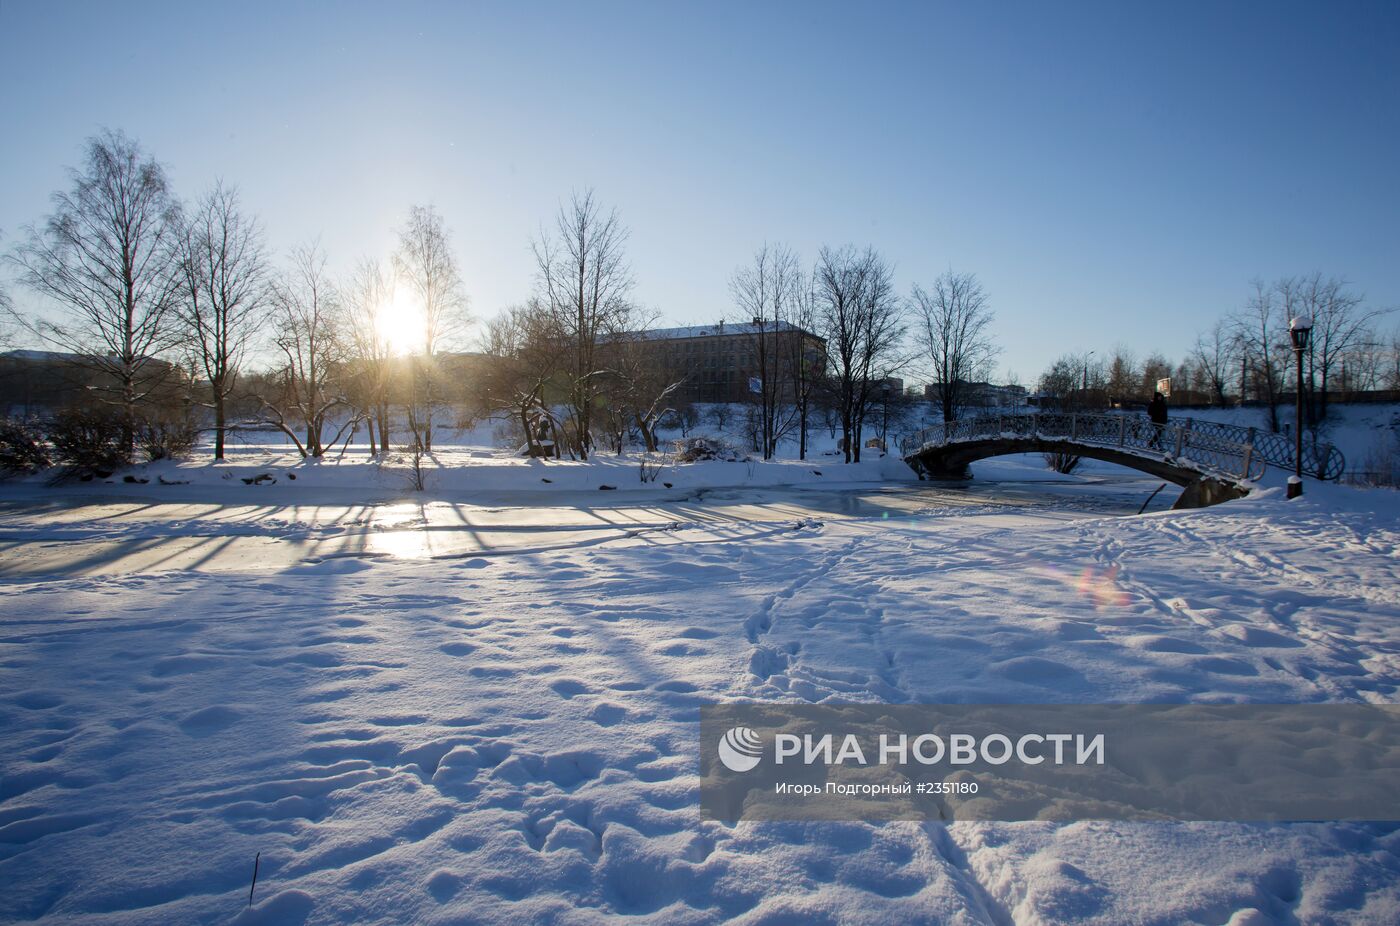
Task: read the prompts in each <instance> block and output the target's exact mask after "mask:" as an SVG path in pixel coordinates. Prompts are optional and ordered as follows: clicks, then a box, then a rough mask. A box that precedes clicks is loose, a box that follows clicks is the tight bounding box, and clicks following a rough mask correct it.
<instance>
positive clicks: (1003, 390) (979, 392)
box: [924, 381, 1029, 408]
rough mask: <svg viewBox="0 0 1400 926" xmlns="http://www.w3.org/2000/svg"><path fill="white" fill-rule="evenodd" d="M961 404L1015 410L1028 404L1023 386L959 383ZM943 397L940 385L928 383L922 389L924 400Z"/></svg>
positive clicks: (1027, 394)
mask: <svg viewBox="0 0 1400 926" xmlns="http://www.w3.org/2000/svg"><path fill="white" fill-rule="evenodd" d="M959 386H960V388H961V390H962V391H961V401H962V404H963V405H965V406H967V407H968V408H1015V407H1017V406H1020V405H1026V404H1029V393H1028V392H1027V391H1026V387H1025V386H1014V385H1013V386H997V385H995V384H993V383H969V382H963V381H959ZM942 395H943V386H942V384H941V383H929V384H928V385H927V386H925V387H924V398H926V399H928V400H929V401H931V402H937V401H939V400H940V398H941V397H942Z"/></svg>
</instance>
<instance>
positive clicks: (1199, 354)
mask: <svg viewBox="0 0 1400 926" xmlns="http://www.w3.org/2000/svg"><path fill="white" fill-rule="evenodd" d="M1238 343H1239V340H1238V338H1237V337H1236V336H1235V334H1234V333H1232V332H1231V331H1230V326H1229V324H1228V323H1227V322H1224V321H1217V322H1216V323H1215V324H1214V325H1212V326H1211V329H1210V331H1208V332H1206V333H1205V334H1202V335H1200V336H1198V337H1197V338H1196V344H1195V346H1194V347H1192V348H1191V359H1192V361H1193V362H1194V364H1195V367H1196V371H1197V374H1198V375H1199V376H1200V377H1201V380H1202V384H1203V385H1204V386H1205V388H1206V389H1207V390H1208V391H1209V392H1210V401H1211V404H1213V405H1224V404H1225V387H1226V385H1227V384H1228V383H1229V382H1230V379H1231V378H1232V377H1233V376H1234V371H1235V366H1236V356H1235V355H1236V352H1237V346H1238Z"/></svg>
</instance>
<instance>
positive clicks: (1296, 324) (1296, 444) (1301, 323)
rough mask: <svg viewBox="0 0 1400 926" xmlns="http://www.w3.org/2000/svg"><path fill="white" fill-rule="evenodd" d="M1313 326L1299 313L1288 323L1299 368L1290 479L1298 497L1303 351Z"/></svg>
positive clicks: (1291, 495) (1300, 489) (1291, 489)
mask: <svg viewBox="0 0 1400 926" xmlns="http://www.w3.org/2000/svg"><path fill="white" fill-rule="evenodd" d="M1312 327H1313V321H1312V319H1311V318H1309V317H1308V316H1306V315H1299V316H1297V317H1296V318H1294V319H1292V320H1291V321H1289V323H1288V336H1289V337H1290V338H1292V339H1293V357H1294V359H1295V360H1296V361H1297V370H1298V382H1297V402H1296V403H1295V409H1294V422H1293V437H1294V441H1293V475H1292V476H1290V477H1289V479H1288V497H1289V498H1297V497H1298V496H1300V495H1302V494H1303V352H1304V351H1306V350H1307V349H1308V339H1309V338H1311V337H1312Z"/></svg>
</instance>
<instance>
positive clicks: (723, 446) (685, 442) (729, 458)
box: [675, 437, 740, 463]
mask: <svg viewBox="0 0 1400 926" xmlns="http://www.w3.org/2000/svg"><path fill="white" fill-rule="evenodd" d="M739 458H740V457H739V451H737V450H735V449H734V448H733V447H732V446H730V445H729V444H728V443H726V442H724V441H722V440H720V439H718V438H715V437H687V438H683V439H682V440H678V441H676V454H675V459H676V462H677V463H698V462H700V461H701V460H723V461H725V462H726V463H733V462H735V461H737V460H738V459H739Z"/></svg>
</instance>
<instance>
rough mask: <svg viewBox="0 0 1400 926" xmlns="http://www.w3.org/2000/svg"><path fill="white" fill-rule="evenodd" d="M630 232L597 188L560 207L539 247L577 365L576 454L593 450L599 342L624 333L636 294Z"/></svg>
mask: <svg viewBox="0 0 1400 926" xmlns="http://www.w3.org/2000/svg"><path fill="white" fill-rule="evenodd" d="M626 241H627V230H626V229H625V228H623V226H622V223H621V221H620V220H619V219H618V216H617V212H616V211H615V210H614V211H609V212H607V213H604V212H603V210H602V207H601V206H599V205H598V203H597V201H596V200H595V199H594V198H593V191H591V190H589V191H588V192H586V193H583V194H582V195H579V194H575V195H574V197H573V199H572V200H571V201H570V203H569V204H568V205H567V206H565V205H561V206H560V207H559V214H558V216H557V217H556V219H555V233H554V235H545V234H543V233H542V234H541V235H540V237H539V239H538V240H536V241H535V242H534V245H533V247H534V252H535V263H536V266H537V271H538V274H537V282H538V287H539V299H540V302H541V304H543V305H544V306H545V307H547V308H548V310H549V312H550V313H551V314H552V315H553V316H554V320H555V323H556V324H557V325H558V328H559V330H560V331H561V332H562V334H563V335H564V338H565V339H566V341H567V343H568V348H569V353H570V354H571V358H570V359H571V360H572V363H571V364H570V365H569V367H570V368H569V369H567V370H566V371H564V376H563V378H564V380H565V386H566V389H567V393H568V406H569V429H570V431H571V433H570V434H569V435H568V437H569V441H570V449H571V451H572V452H573V453H574V454H576V455H577V456H579V457H580V458H582V459H587V458H588V454H589V453H590V452H591V451H592V448H593V438H592V434H591V428H592V415H593V408H594V405H595V400H596V399H597V396H598V392H599V389H600V384H599V383H598V378H599V373H600V371H599V369H598V364H597V360H598V357H597V354H598V345H599V343H600V340H601V339H602V338H604V337H605V336H606V335H607V333H608V332H610V331H614V330H616V329H617V327H618V326H617V324H616V321H617V319H618V318H620V317H622V316H624V315H625V314H626V313H627V311H628V309H629V304H628V300H627V296H628V293H629V292H630V291H631V289H632V274H631V271H630V270H629V269H628V267H627V263H626V261H625V259H624V255H623V246H624V244H625V243H626Z"/></svg>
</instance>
